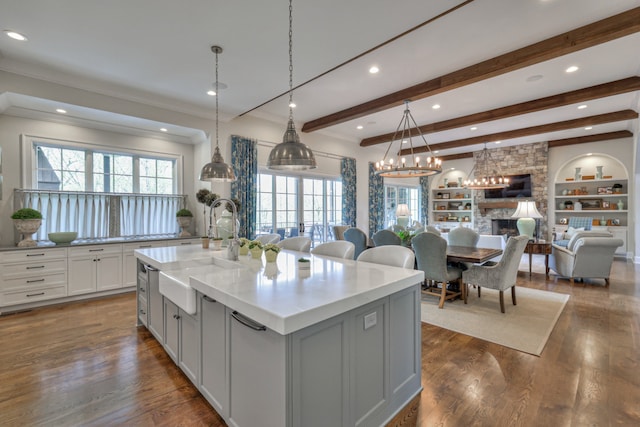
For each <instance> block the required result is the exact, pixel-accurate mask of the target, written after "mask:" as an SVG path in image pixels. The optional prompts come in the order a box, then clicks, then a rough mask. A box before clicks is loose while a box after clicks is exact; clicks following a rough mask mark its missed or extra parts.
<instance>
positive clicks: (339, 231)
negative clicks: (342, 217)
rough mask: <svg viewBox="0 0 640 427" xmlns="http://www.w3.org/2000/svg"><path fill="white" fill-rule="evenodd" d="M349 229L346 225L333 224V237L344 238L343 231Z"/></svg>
mask: <svg viewBox="0 0 640 427" xmlns="http://www.w3.org/2000/svg"><path fill="white" fill-rule="evenodd" d="M348 229H349V226H348V225H334V226H333V237H334V238H335V239H336V240H344V232H345V231H347V230H348Z"/></svg>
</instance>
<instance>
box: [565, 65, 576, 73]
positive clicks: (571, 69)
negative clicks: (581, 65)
mask: <svg viewBox="0 0 640 427" xmlns="http://www.w3.org/2000/svg"><path fill="white" fill-rule="evenodd" d="M564 71H565V72H566V73H574V72H576V71H578V67H577V66H575V65H572V66H571V67H569V68H567V69H566V70H564Z"/></svg>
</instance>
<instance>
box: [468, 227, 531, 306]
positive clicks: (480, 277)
mask: <svg viewBox="0 0 640 427" xmlns="http://www.w3.org/2000/svg"><path fill="white" fill-rule="evenodd" d="M528 242H529V236H512V237H510V238H509V240H507V246H506V247H505V248H504V252H503V254H502V259H501V260H500V261H499V262H498V263H497V264H495V265H477V264H472V265H471V267H470V268H469V269H468V270H466V271H464V272H462V280H463V282H464V283H465V285H464V286H465V288H466V287H467V284H472V285H476V286H477V287H478V298H480V289H481V288H483V287H485V288H489V289H496V290H498V291H499V292H500V311H501V312H503V313H504V312H505V311H504V291H505V290H506V289H509V288H511V300H512V302H513V305H516V280H517V277H518V267H519V266H520V259H521V258H522V254H523V253H524V249H525V247H526V246H527V243H528ZM465 295H466V292H465ZM465 302H466V301H465Z"/></svg>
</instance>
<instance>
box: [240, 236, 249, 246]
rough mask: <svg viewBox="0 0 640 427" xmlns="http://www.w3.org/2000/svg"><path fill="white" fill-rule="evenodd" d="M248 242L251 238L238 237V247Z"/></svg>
mask: <svg viewBox="0 0 640 427" xmlns="http://www.w3.org/2000/svg"><path fill="white" fill-rule="evenodd" d="M249 243H251V240H249V239H247V238H246V237H241V238H240V247H243V246H244V245H248V244H249Z"/></svg>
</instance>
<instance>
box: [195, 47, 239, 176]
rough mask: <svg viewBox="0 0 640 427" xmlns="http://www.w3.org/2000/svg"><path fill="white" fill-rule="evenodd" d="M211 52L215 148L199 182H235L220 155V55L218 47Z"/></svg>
mask: <svg viewBox="0 0 640 427" xmlns="http://www.w3.org/2000/svg"><path fill="white" fill-rule="evenodd" d="M211 51H212V52H213V53H215V54H216V81H215V85H216V95H215V96H216V148H215V150H214V152H213V157H212V158H211V162H210V163H207V164H206V165H204V166H203V167H202V170H201V171H200V181H222V182H229V181H235V180H236V176H235V174H234V173H233V169H232V168H231V166H229V165H228V164H226V163H225V162H224V159H223V158H222V154H220V144H219V141H218V99H219V96H220V92H219V91H218V54H220V53H222V48H221V47H220V46H211Z"/></svg>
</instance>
